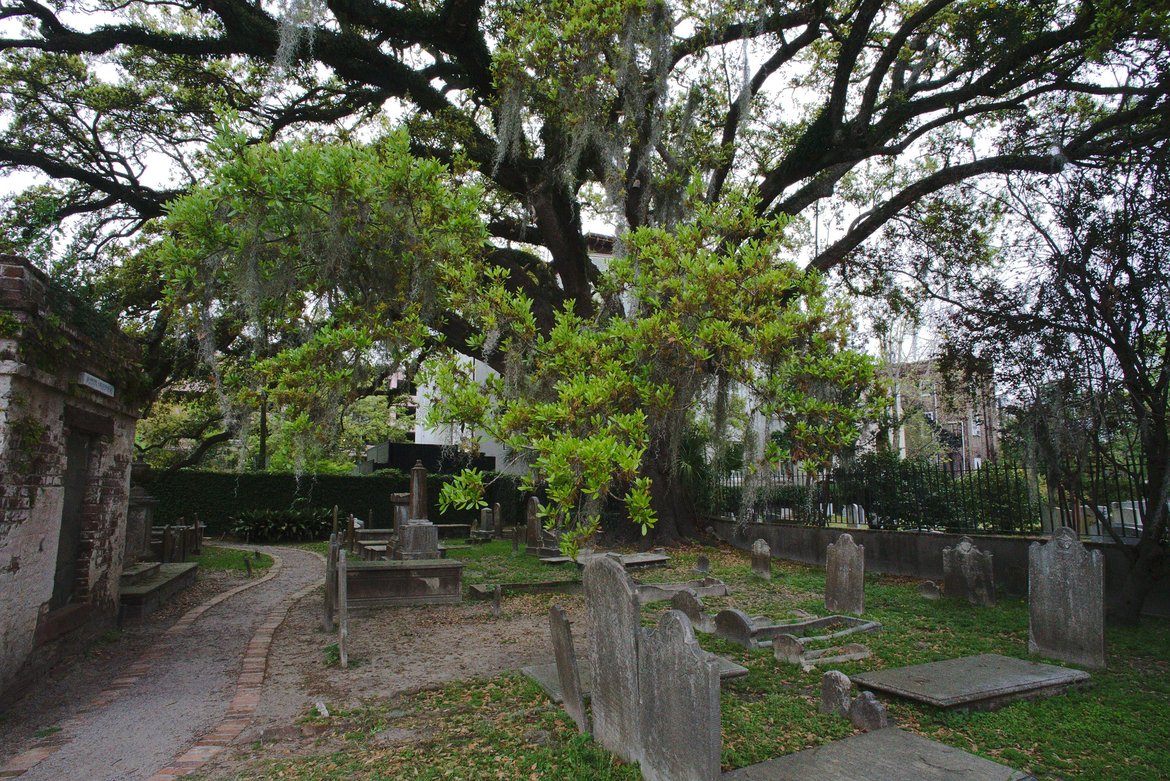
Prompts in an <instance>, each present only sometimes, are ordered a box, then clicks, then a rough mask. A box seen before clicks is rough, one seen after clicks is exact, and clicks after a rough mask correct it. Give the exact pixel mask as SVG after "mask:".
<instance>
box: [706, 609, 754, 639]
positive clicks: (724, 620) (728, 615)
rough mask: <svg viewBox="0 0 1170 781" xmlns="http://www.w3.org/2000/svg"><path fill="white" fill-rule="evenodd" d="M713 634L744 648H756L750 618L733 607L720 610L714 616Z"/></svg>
mask: <svg viewBox="0 0 1170 781" xmlns="http://www.w3.org/2000/svg"><path fill="white" fill-rule="evenodd" d="M715 634H716V635H718V636H719V637H722V638H723V639H724V640H727V641H728V642H732V643H735V644H736V645H740V646H743V647H744V648H755V647H756V642H755V639H754V637H753V633H752V620H751V618H749V617H748V615H747V613H744V612H743V611H742V610H738V609H736V608H734V607H729V608H727V609H726V610H720V611H719V612H718V613H717V614H716V615H715Z"/></svg>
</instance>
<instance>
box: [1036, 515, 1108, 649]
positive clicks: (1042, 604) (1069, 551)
mask: <svg viewBox="0 0 1170 781" xmlns="http://www.w3.org/2000/svg"><path fill="white" fill-rule="evenodd" d="M1028 653H1033V654H1040V655H1042V656H1047V657H1050V658H1053V659H1061V660H1063V661H1066V662H1072V663H1073V664H1079V665H1083V666H1085V667H1104V666H1105V564H1104V560H1103V558H1102V556H1101V552H1100V551H1092V552H1090V551H1089V550H1088V549H1086V548H1085V546H1084V545H1082V544H1081V541H1080V540H1078V539H1077V535H1076V532H1074V531H1073V530H1072V529H1070V528H1068V527H1067V526H1063V527H1061V528H1059V529H1057V530H1056V531H1055V532H1054V533H1053V535H1052V541H1051V542H1049V543H1047V544H1045V545H1041V544H1040V543H1038V542H1034V543H1032V545H1031V546H1029V548H1028Z"/></svg>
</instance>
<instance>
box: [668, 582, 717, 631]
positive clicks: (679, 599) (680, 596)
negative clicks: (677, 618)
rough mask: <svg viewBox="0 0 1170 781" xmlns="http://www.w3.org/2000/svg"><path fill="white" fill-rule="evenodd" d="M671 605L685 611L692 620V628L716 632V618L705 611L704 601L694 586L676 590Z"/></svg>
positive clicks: (672, 607)
mask: <svg viewBox="0 0 1170 781" xmlns="http://www.w3.org/2000/svg"><path fill="white" fill-rule="evenodd" d="M670 607H671V609H673V610H678V611H681V612H682V613H683V615H685V616H686V617H687V618H688V619H690V622H691V628H692V629H694V630H695V631H696V632H707V633H710V632H714V631H715V620H714V619H713V618H712V617H711V616H709V615H707V614H706V613H704V612H703V603H702V601H701V600H700V599H699V595H698V594H697V593H696V592H695V590H694V589H692V588H687V589H683V590H682V591H677V592H675V594H674V596H672V597H671V598H670Z"/></svg>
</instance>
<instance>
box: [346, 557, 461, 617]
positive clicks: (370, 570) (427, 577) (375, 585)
mask: <svg viewBox="0 0 1170 781" xmlns="http://www.w3.org/2000/svg"><path fill="white" fill-rule="evenodd" d="M347 565H348V567H347V577H346V585H347V591H348V603H349V607H351V608H359V607H389V606H408V605H449V604H455V603H458V602H459V601H460V600H462V598H463V562H460V561H454V560H452V559H419V560H416V561H352V562H347Z"/></svg>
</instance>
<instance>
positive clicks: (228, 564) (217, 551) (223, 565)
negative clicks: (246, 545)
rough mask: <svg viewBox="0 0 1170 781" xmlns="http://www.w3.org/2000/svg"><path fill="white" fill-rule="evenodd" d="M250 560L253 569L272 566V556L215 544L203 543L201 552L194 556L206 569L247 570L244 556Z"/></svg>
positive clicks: (263, 568)
mask: <svg viewBox="0 0 1170 781" xmlns="http://www.w3.org/2000/svg"><path fill="white" fill-rule="evenodd" d="M245 557H247V558H248V559H250V560H251V561H252V569H253V570H254V571H258V570H265V569H268V568H269V567H271V566H272V557H271V556H268V555H265V554H263V553H261V554H260V555H259V556H257V555H256V554H255V553H253V552H252V551H242V550H238V549H236V548H220V547H217V546H215V545H208V544H207V543H204V544H203V553H202V554H200V555H199V556H197V557H195V561H197V562H199V566H200V567H201V568H203V569H205V570H208V571H233V572H247V566H246V565H245V564H244V558H245Z"/></svg>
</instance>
